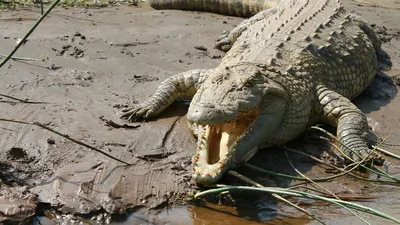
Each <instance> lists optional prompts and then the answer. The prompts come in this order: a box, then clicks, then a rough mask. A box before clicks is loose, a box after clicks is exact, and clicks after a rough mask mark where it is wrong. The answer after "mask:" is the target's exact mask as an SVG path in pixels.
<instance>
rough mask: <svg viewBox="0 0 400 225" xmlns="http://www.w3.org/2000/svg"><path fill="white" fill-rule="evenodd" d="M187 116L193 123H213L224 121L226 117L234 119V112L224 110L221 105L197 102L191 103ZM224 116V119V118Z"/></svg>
mask: <svg viewBox="0 0 400 225" xmlns="http://www.w3.org/2000/svg"><path fill="white" fill-rule="evenodd" d="M229 114H231V115H229ZM187 118H188V120H189V122H192V123H197V124H209V125H211V124H220V123H224V122H226V118H232V119H233V118H234V114H233V113H228V112H226V111H223V110H222V109H221V108H220V107H218V106H216V105H214V104H211V103H197V104H192V105H190V107H189V111H188V114H187ZM223 118H224V120H222V119H223Z"/></svg>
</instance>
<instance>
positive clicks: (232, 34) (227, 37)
mask: <svg viewBox="0 0 400 225" xmlns="http://www.w3.org/2000/svg"><path fill="white" fill-rule="evenodd" d="M275 13H276V9H275V8H271V9H267V10H264V11H261V12H259V13H257V14H256V15H254V16H252V17H250V18H249V19H246V20H243V21H242V22H241V23H240V24H239V25H238V26H236V27H235V28H234V29H233V30H232V31H227V30H224V31H223V32H222V34H221V36H220V37H219V38H218V39H217V41H216V43H215V48H217V49H219V50H222V51H224V52H227V51H229V49H231V47H232V45H233V43H235V41H236V40H237V39H238V38H239V36H240V35H242V33H243V32H244V31H245V30H247V28H248V27H249V26H250V25H252V24H254V23H255V22H258V21H260V20H264V19H267V18H268V17H269V16H271V15H273V14H275Z"/></svg>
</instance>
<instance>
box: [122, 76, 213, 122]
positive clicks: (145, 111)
mask: <svg viewBox="0 0 400 225" xmlns="http://www.w3.org/2000/svg"><path fill="white" fill-rule="evenodd" d="M208 71H209V70H205V69H195V70H189V71H186V72H183V73H180V74H178V75H175V76H172V77H170V78H168V79H166V80H164V81H163V82H161V84H160V85H159V86H158V88H157V90H156V92H155V93H154V94H153V95H152V96H151V97H150V98H149V99H147V100H146V101H144V102H142V103H139V104H137V105H134V106H133V107H131V108H129V109H125V110H123V112H124V114H123V115H122V116H121V118H124V119H128V120H129V121H135V120H139V119H149V118H152V117H154V116H156V115H158V114H159V113H160V112H162V111H163V110H164V109H165V108H167V106H169V105H170V104H172V103H173V102H174V101H175V100H176V99H178V98H192V97H193V95H194V94H195V93H196V90H197V88H198V87H199V85H200V84H201V83H202V82H203V81H204V79H205V78H206V76H207V74H208V73H207V72H208Z"/></svg>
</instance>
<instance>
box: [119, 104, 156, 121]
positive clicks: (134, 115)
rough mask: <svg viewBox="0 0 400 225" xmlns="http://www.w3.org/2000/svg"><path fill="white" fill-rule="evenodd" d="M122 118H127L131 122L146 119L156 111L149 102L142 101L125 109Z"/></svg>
mask: <svg viewBox="0 0 400 225" xmlns="http://www.w3.org/2000/svg"><path fill="white" fill-rule="evenodd" d="M122 112H123V113H124V114H122V116H121V117H120V118H121V119H126V120H128V121H129V122H133V121H138V120H144V119H147V118H150V117H151V116H152V115H153V114H154V113H155V112H154V110H153V107H151V105H149V104H145V103H140V104H137V105H135V106H132V107H130V108H127V109H123V110H122Z"/></svg>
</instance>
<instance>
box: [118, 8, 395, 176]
mask: <svg viewBox="0 0 400 225" xmlns="http://www.w3.org/2000/svg"><path fill="white" fill-rule="evenodd" d="M193 2H195V3H193ZM232 2H233V3H232ZM203 3H204V4H203ZM150 4H151V5H152V6H153V7H155V8H157V9H167V8H172V9H173V8H177V9H187V10H194V9H198V10H206V11H211V12H217V13H223V14H233V15H240V16H248V15H249V14H251V15H253V16H251V15H250V16H251V17H250V18H248V19H246V20H244V21H243V22H242V23H241V24H240V25H239V26H238V27H237V28H235V29H233V30H232V31H231V32H224V33H223V35H222V37H220V38H219V39H218V40H217V42H216V47H217V48H220V49H221V50H224V51H226V54H225V56H224V57H223V58H222V60H221V62H220V64H219V66H217V67H216V68H211V69H194V70H189V71H186V72H183V73H180V74H177V75H174V76H172V77H170V78H168V79H166V80H164V81H163V82H162V83H161V84H160V85H159V87H158V88H157V90H156V91H155V93H154V94H153V95H152V96H150V98H149V99H148V100H146V101H143V102H141V103H139V104H136V105H133V106H131V107H129V108H127V109H124V110H123V114H122V116H121V118H123V119H127V120H129V121H137V120H143V119H150V118H153V117H155V116H157V115H158V114H160V113H161V112H162V111H163V110H164V109H165V108H166V107H167V106H168V105H170V104H171V103H172V102H173V101H174V100H176V99H180V98H186V97H190V98H191V103H190V106H189V109H188V113H187V119H188V122H189V127H190V129H191V130H192V132H193V133H194V134H195V135H196V136H197V138H198V143H197V152H196V154H195V155H194V156H193V160H192V163H193V166H192V170H193V171H192V177H193V179H194V181H195V182H197V183H199V184H211V183H215V182H217V181H218V180H219V179H220V178H221V177H222V176H223V175H224V174H225V173H226V172H227V171H228V170H230V169H234V168H236V167H238V166H240V165H241V164H243V163H244V162H246V161H247V160H249V159H250V158H251V157H253V156H254V155H255V153H256V152H257V151H258V150H259V149H265V148H268V147H271V146H273V145H283V144H285V143H287V142H289V141H292V140H293V139H295V138H296V137H298V136H299V135H300V134H301V133H303V132H304V131H305V130H306V129H307V128H308V127H309V126H310V125H312V124H316V123H326V124H328V125H331V126H334V127H337V133H336V135H337V139H338V140H339V141H340V142H339V143H340V148H341V149H342V151H343V152H344V153H345V155H346V156H347V159H348V160H351V161H356V162H360V161H361V160H363V159H364V158H365V157H368V158H367V159H368V162H370V163H376V164H379V163H383V161H384V159H383V158H382V157H381V156H380V155H378V154H376V153H374V152H373V151H372V150H371V149H370V146H369V142H368V131H369V126H368V122H367V119H366V116H365V114H363V112H362V111H361V110H360V109H358V108H357V107H356V106H355V105H354V104H353V103H352V102H351V101H350V100H352V99H354V98H355V97H357V96H358V95H360V94H361V93H362V92H363V90H364V89H365V88H366V87H367V86H368V85H369V84H370V83H371V82H372V80H373V78H374V76H375V74H376V73H377V72H378V71H380V70H381V66H380V65H381V64H382V62H383V61H384V59H385V57H388V56H387V55H386V53H385V52H384V51H383V50H382V49H381V42H380V40H379V38H378V37H377V35H376V34H375V33H374V31H373V30H372V28H371V27H370V26H369V25H368V23H367V22H366V21H364V20H363V19H362V18H361V17H359V16H357V15H355V14H351V13H347V12H346V11H345V9H344V7H343V4H342V3H341V2H340V0H276V1H244V0H242V1H241V0H237V1H228V0H221V1H212V2H209V3H208V1H206V0H203V1H201V0H199V1H189V0H188V1H186V0H170V1H167V0H150ZM193 4H195V5H193ZM209 4H211V5H209ZM213 4H216V5H213ZM230 4H234V5H233V6H229V5H230ZM206 6H207V7H206ZM235 7H236V8H235ZM226 8H229V9H230V10H226ZM232 8H233V9H236V10H233V9H232ZM250 9H251V10H250Z"/></svg>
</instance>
